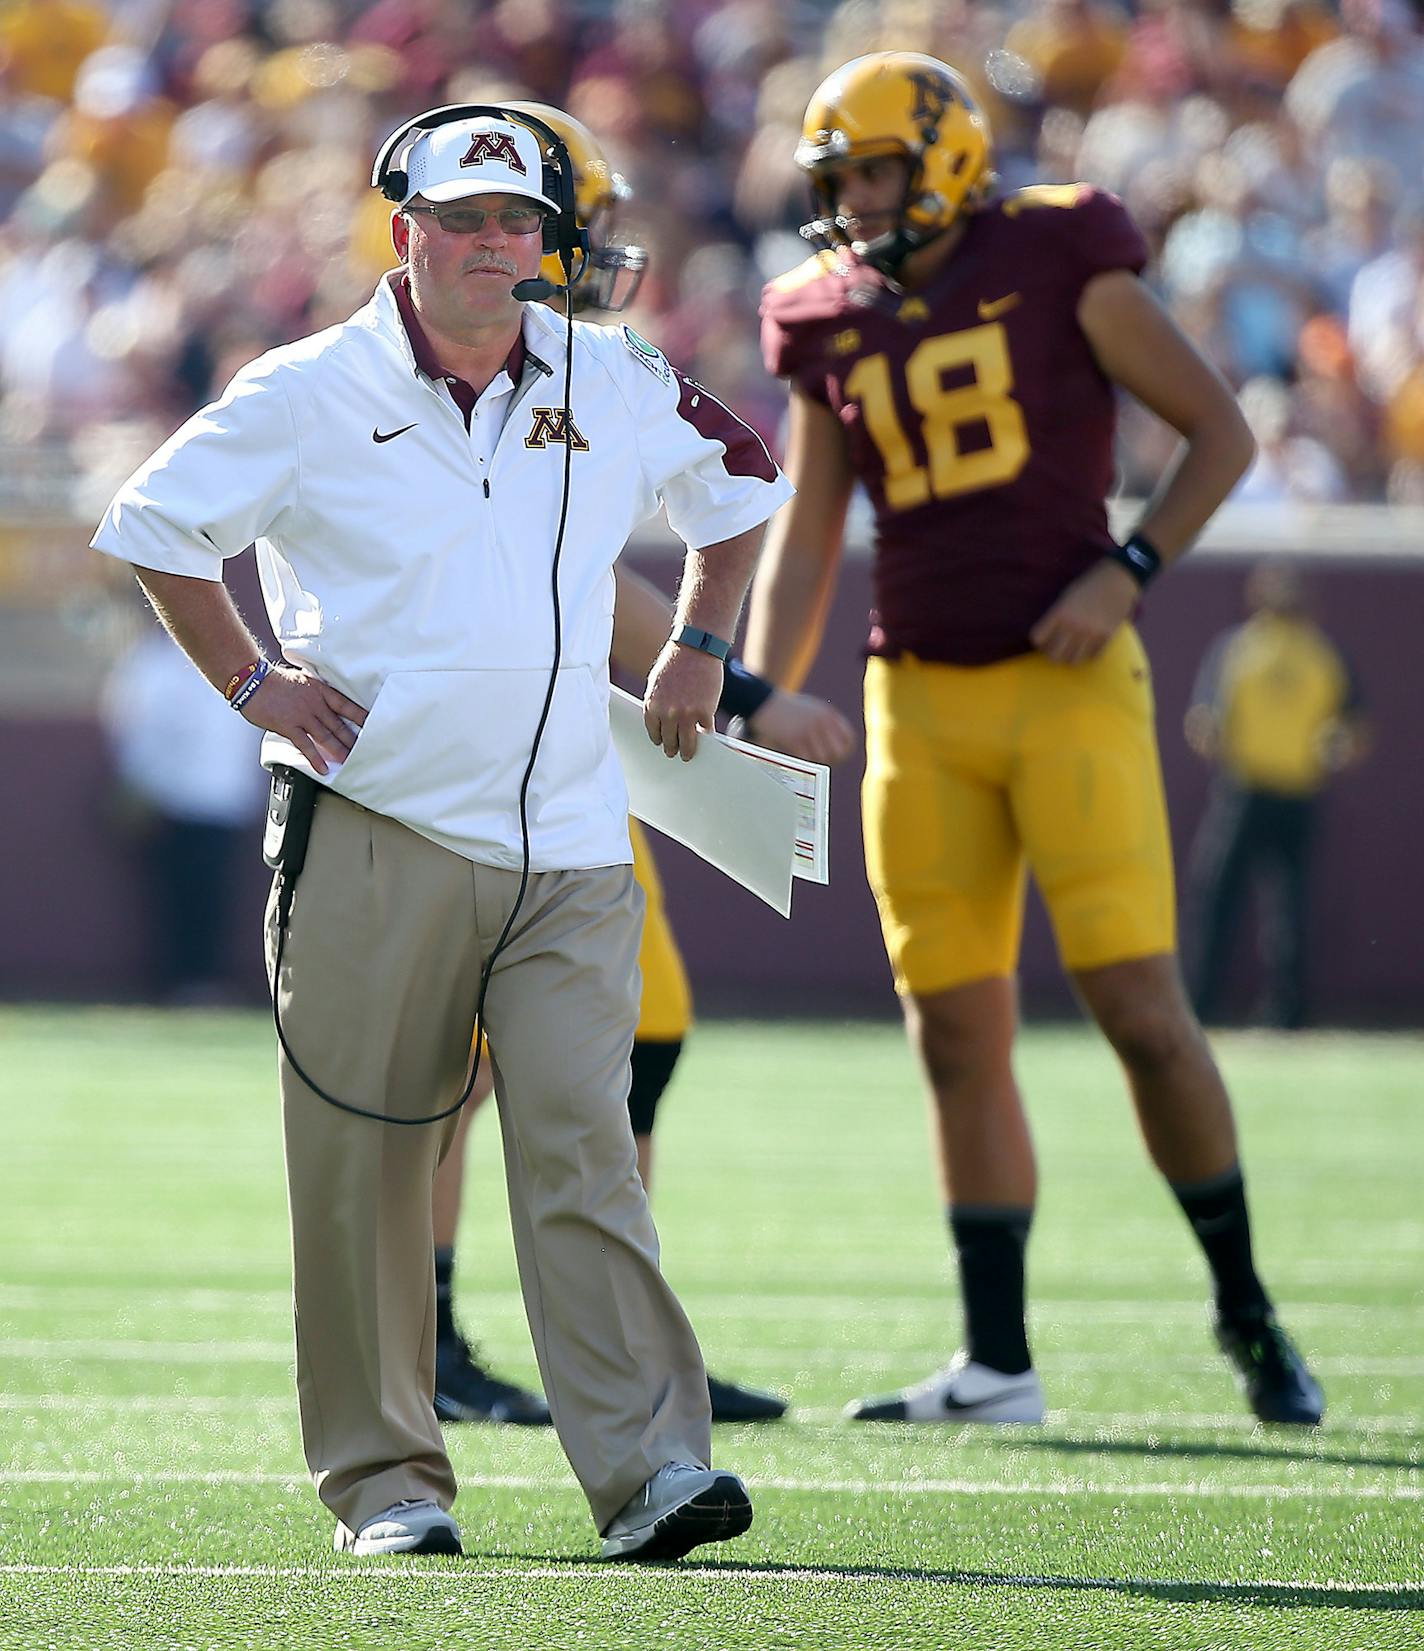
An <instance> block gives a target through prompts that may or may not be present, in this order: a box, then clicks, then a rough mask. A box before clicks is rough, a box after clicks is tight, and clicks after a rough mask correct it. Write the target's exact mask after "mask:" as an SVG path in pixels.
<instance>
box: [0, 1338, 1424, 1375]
mask: <svg viewBox="0 0 1424 1651" xmlns="http://www.w3.org/2000/svg"><path fill="white" fill-rule="evenodd" d="M947 1351H948V1343H945V1344H938V1343H936V1344H931V1343H928V1342H925V1343H918V1344H907V1345H905V1346H903V1347H897V1348H894V1349H891V1350H890V1351H886V1350H885V1349H884V1348H882V1347H835V1346H819V1347H805V1348H797V1347H789V1348H788V1347H768V1348H763V1349H762V1350H761V1351H760V1352H759V1354H758V1357H759V1358H760V1359H761V1360H762V1361H763V1362H764V1363H768V1364H774V1365H775V1366H777V1367H778V1368H780V1369H787V1368H790V1369H802V1368H810V1367H812V1366H826V1365H830V1366H833V1367H835V1368H850V1367H852V1366H855V1367H858V1368H860V1369H865V1370H908V1369H909V1367H911V1366H912V1365H914V1364H915V1363H916V1362H917V1361H919V1362H923V1361H924V1360H926V1359H929V1360H933V1359H934V1358H936V1357H939V1356H941V1355H943V1354H944V1353H946V1352H947ZM294 1357H295V1354H294V1350H293V1347H292V1344H291V1343H290V1342H289V1341H219V1340H213V1341H131V1340H116V1341H104V1340H98V1339H95V1340H87V1339H84V1338H82V1337H64V1338H53V1339H48V1338H46V1339H42V1338H38V1337H36V1338H34V1339H31V1340H20V1339H16V1340H8V1341H0V1359H44V1360H64V1359H78V1360H81V1361H89V1362H118V1363H123V1362H135V1361H137V1362H143V1361H149V1362H152V1363H155V1364H213V1365H221V1364H231V1363H244V1364H251V1363H268V1362H270V1363H274V1364H277V1363H280V1364H282V1365H284V1366H289V1365H291V1364H292V1362H293V1360H294ZM1125 1358H1126V1361H1127V1362H1128V1363H1129V1364H1130V1366H1131V1368H1132V1369H1133V1370H1134V1371H1136V1370H1144V1369H1151V1370H1173V1371H1177V1372H1179V1373H1182V1374H1188V1373H1195V1372H1199V1371H1215V1370H1219V1369H1220V1368H1221V1363H1220V1360H1218V1359H1213V1358H1206V1357H1200V1358H1193V1357H1190V1356H1185V1355H1180V1356H1179V1355H1175V1354H1171V1353H1143V1352H1141V1351H1140V1350H1138V1349H1136V1348H1134V1349H1133V1350H1132V1352H1131V1353H1130V1354H1129V1355H1123V1354H1121V1353H1115V1352H1101V1353H1072V1352H1062V1353H1045V1354H1044V1355H1043V1356H1042V1357H1041V1358H1040V1360H1039V1368H1040V1369H1041V1370H1043V1371H1044V1372H1046V1373H1050V1374H1051V1373H1052V1372H1053V1371H1057V1370H1086V1371H1095V1370H1102V1371H1111V1372H1117V1373H1120V1372H1121V1371H1122V1369H1123V1366H1124V1359H1125ZM1311 1363H1312V1366H1313V1367H1314V1368H1315V1369H1316V1370H1318V1371H1320V1372H1321V1373H1322V1374H1323V1375H1327V1376H1328V1375H1342V1376H1406V1377H1407V1376H1424V1356H1421V1355H1417V1354H1408V1353H1403V1354H1355V1353H1345V1354H1340V1355H1338V1356H1334V1357H1325V1358H1317V1359H1312V1361H1311Z"/></svg>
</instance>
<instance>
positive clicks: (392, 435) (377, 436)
mask: <svg viewBox="0 0 1424 1651" xmlns="http://www.w3.org/2000/svg"><path fill="white" fill-rule="evenodd" d="M981 308H982V306H981ZM418 422H419V421H418V420H417V423H418ZM414 429H415V425H414V424H403V425H401V427H400V429H399V430H387V431H386V433H385V435H382V434H381V432H380V431H379V430H377V429H374V428H373V429H372V431H371V440H372V441H394V440H395V439H396V437H397V436H403V435H404V434H405V433H406V431H407V430H414Z"/></svg>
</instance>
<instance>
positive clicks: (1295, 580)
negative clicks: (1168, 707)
mask: <svg viewBox="0 0 1424 1651" xmlns="http://www.w3.org/2000/svg"><path fill="white" fill-rule="evenodd" d="M1246 606H1247V609H1248V612H1249V615H1250V617H1249V618H1248V619H1247V620H1246V622H1245V624H1243V625H1239V626H1237V627H1235V628H1234V629H1233V630H1230V631H1227V632H1225V633H1224V634H1223V635H1222V636H1220V637H1218V638H1217V640H1216V641H1215V642H1214V643H1213V644H1212V646H1211V648H1210V649H1208V651H1207V654H1206V656H1205V658H1204V659H1203V661H1202V666H1201V669H1200V671H1199V672H1198V674H1197V681H1196V686H1195V688H1194V689H1193V692H1192V704H1191V707H1190V709H1189V710H1188V712H1187V717H1186V737H1187V743H1188V744H1189V745H1190V746H1191V748H1192V749H1193V750H1194V751H1195V752H1196V753H1197V755H1198V756H1200V757H1202V758H1204V759H1205V760H1206V761H1208V762H1211V763H1214V764H1215V765H1216V770H1217V775H1216V783H1215V786H1214V788H1213V792H1212V797H1211V801H1210V804H1209V805H1208V808H1207V812H1206V815H1205V817H1204V819H1203V821H1202V825H1201V829H1200V831H1199V833H1198V835H1197V840H1196V843H1195V845H1194V846H1193V849H1192V857H1191V870H1190V874H1189V887H1190V898H1191V904H1192V907H1193V908H1194V911H1195V915H1196V918H1197V936H1196V939H1197V945H1196V956H1195V958H1194V966H1193V968H1192V970H1191V986H1192V995H1193V998H1194V1000H1195V1003H1196V1008H1197V1013H1198V1014H1199V1015H1200V1016H1201V1018H1202V1019H1203V1020H1213V1019H1216V1018H1217V1017H1218V1015H1219V1013H1220V1010H1221V1007H1222V1003H1223V999H1224V996H1225V987H1226V977H1227V970H1228V968H1229V965H1230V962H1231V954H1232V946H1233V942H1234V941H1235V938H1236V932H1237V927H1238V922H1239V918H1240V915H1241V911H1242V908H1243V906H1244V905H1245V900H1246V895H1247V892H1248V889H1249V888H1250V887H1251V885H1252V884H1254V883H1256V882H1258V881H1259V880H1260V878H1261V874H1263V873H1265V874H1268V876H1269V884H1270V885H1271V886H1270V887H1269V889H1268V892H1267V895H1266V899H1265V906H1264V913H1263V923H1262V930H1261V933H1262V952H1263V962H1264V964H1265V969H1266V990H1265V995H1264V1005H1263V1006H1264V1018H1265V1019H1266V1021H1267V1022H1268V1024H1270V1025H1274V1026H1281V1027H1288V1028H1293V1027H1299V1026H1302V1025H1304V1024H1305V1020H1306V1015H1307V975H1308V964H1309V959H1308V954H1307V946H1306V938H1307V927H1308V913H1309V891H1310V865H1311V854H1312V849H1313V846H1314V840H1315V833H1316V821H1317V816H1318V810H1319V802H1320V795H1321V792H1322V791H1323V790H1324V788H1325V786H1326V785H1327V784H1328V782H1329V780H1330V779H1331V777H1332V776H1333V775H1334V774H1336V773H1338V772H1339V771H1340V770H1341V769H1344V768H1348V767H1350V766H1351V765H1352V764H1354V763H1356V762H1358V761H1359V760H1360V759H1361V758H1362V757H1363V756H1364V755H1365V752H1366V750H1367V749H1368V745H1369V732H1368V728H1367V726H1366V723H1365V721H1364V718H1363V716H1362V714H1361V707H1360V700H1359V694H1358V691H1357V688H1356V685H1355V679H1354V675H1353V673H1352V671H1351V669H1350V667H1349V665H1348V663H1347V662H1346V660H1345V659H1344V657H1343V655H1342V654H1341V653H1340V650H1339V649H1338V648H1337V647H1336V646H1335V644H1334V643H1333V642H1331V640H1330V639H1329V637H1327V636H1326V635H1325V633H1324V632H1323V631H1322V630H1321V629H1320V627H1319V626H1318V625H1317V624H1316V623H1315V621H1314V619H1312V618H1311V616H1310V614H1309V612H1308V609H1307V604H1306V598H1305V590H1304V586H1303V584H1302V581H1301V578H1300V575H1299V574H1298V572H1297V571H1296V570H1295V569H1294V568H1293V567H1291V566H1290V565H1288V564H1286V563H1281V562H1271V563H1262V564H1261V565H1260V566H1258V567H1257V568H1256V569H1255V570H1254V571H1253V573H1252V574H1251V576H1250V578H1249V579H1248V581H1247V585H1246Z"/></svg>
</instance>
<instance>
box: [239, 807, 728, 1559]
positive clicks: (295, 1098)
mask: <svg viewBox="0 0 1424 1651" xmlns="http://www.w3.org/2000/svg"><path fill="white" fill-rule="evenodd" d="M518 886H519V874H518V873H517V872H511V871H504V870H499V869H496V868H494V867H490V866H482V865H476V864H474V863H473V862H471V861H469V860H466V859H464V858H463V857H462V856H460V855H457V854H453V853H451V852H450V851H449V850H448V849H444V848H441V847H440V846H439V845H438V844H435V843H432V842H430V841H429V840H428V839H426V838H424V837H421V836H420V835H419V834H418V833H416V832H413V831H410V830H408V829H407V828H406V827H405V826H402V825H399V824H397V823H396V822H395V821H393V820H390V819H387V818H385V817H384V816H382V815H379V814H372V813H370V812H369V811H368V810H366V809H363V808H360V807H358V806H357V805H355V804H353V803H350V802H348V801H347V800H346V799H345V798H343V797H340V796H337V795H336V794H335V793H334V792H324V793H323V794H322V795H321V796H320V798H319V801H318V803H317V809H316V818H315V820H314V822H313V825H312V833H311V841H310V844H309V847H308V852H307V860H306V865H305V867H304V869H303V871H302V874H301V877H300V879H299V881H298V883H297V889H296V897H295V900H294V903H293V907H292V913H291V919H290V922H289V924H288V930H287V938H286V942H285V945H284V949H283V955H282V966H281V975H280V978H279V979H277V980H276V981H275V987H274V989H275V991H276V993H277V1000H278V1007H279V1009H280V1012H281V1021H282V1029H283V1031H284V1032H285V1034H286V1039H287V1044H288V1046H289V1048H290V1050H291V1052H292V1054H293V1055H294V1056H295V1058H296V1061H297V1062H298V1063H299V1064H300V1066H301V1067H302V1069H303V1071H304V1072H305V1073H306V1074H307V1076H308V1077H309V1078H310V1079H311V1080H312V1082H314V1083H316V1084H319V1085H320V1086H321V1087H322V1088H323V1089H325V1090H326V1091H327V1092H328V1093H329V1094H332V1095H335V1096H337V1097H338V1098H340V1099H342V1100H345V1101H348V1102H350V1103H352V1104H354V1105H356V1106H359V1107H364V1108H366V1109H367V1110H368V1111H372V1112H379V1113H381V1114H382V1115H383V1116H385V1117H395V1118H417V1117H422V1116H425V1115H428V1114H430V1113H432V1112H439V1111H443V1110H444V1109H445V1108H446V1107H448V1106H449V1105H451V1103H452V1102H453V1101H454V1100H455V1098H456V1096H457V1095H458V1094H459V1093H460V1091H461V1089H462V1088H463V1086H464V1082H465V1075H466V1068H467V1062H468V1057H469V1052H470V1039H471V1032H472V1027H473V1020H474V1010H475V1003H476V1000H477V998H478V995H479V980H480V971H481V969H482V968H483V966H484V962H485V959H486V958H487V957H488V955H489V953H490V951H491V950H492V948H493V946H494V943H495V941H496V939H497V938H498V936H499V934H500V931H501V930H502V929H503V927H504V925H505V922H506V921H507V919H508V917H509V914H510V911H511V909H512V907H513V904H514V901H515V898H516V895H517V891H518ZM641 911H642V902H641V897H640V895H639V893H638V890H637V888H636V886H635V885H634V883H633V877H632V871H631V868H630V867H628V866H611V867H602V868H598V869H595V870H590V871H567V872H540V873H535V874H533V875H532V876H531V877H530V879H529V886H528V889H527V891H526V894H525V898H524V903H523V905H522V907H521V908H520V913H519V916H518V918H517V920H516V923H515V928H514V931H513V935H512V938H511V940H510V941H509V942H508V943H507V945H506V947H505V949H504V950H503V951H502V952H501V953H500V956H499V958H498V960H497V962H496V964H495V968H494V973H493V975H492V976H491V980H490V986H489V992H488V995H487V997H486V1000H485V1023H486V1026H487V1029H488V1032H489V1041H490V1045H491V1047H492V1049H493V1050H494V1051H496V1053H497V1059H496V1060H495V1065H494V1073H495V1093H496V1099H497V1102H498V1106H499V1114H500V1127H501V1131H502V1134H503V1138H504V1157H505V1167H506V1173H507V1176H508V1181H509V1208H510V1214H511V1220H512V1223H513V1228H514V1242H515V1252H516V1255H517V1258H518V1264H519V1277H520V1283H521V1287H522V1289H523V1293H524V1304H525V1309H526V1311H527V1313H528V1316H529V1329H530V1332H531V1334H532V1337H533V1341H534V1350H535V1353H536V1356H537V1358H538V1361H539V1370H540V1374H541V1376H542V1378H543V1382H544V1390H545V1393H546V1394H547V1396H548V1400H549V1407H550V1410H551V1411H552V1413H553V1419H554V1426H555V1428H556V1429H557V1430H558V1435H559V1440H560V1442H561V1444H562V1445H563V1447H564V1450H565V1451H566V1453H567V1455H568V1458H569V1462H570V1464H571V1465H572V1467H573V1470H574V1473H575V1474H576V1475H577V1477H578V1480H579V1483H580V1484H581V1485H582V1487H583V1490H584V1493H585V1495H586V1496H587V1498H588V1502H589V1506H590V1508H591V1510H592V1512H593V1517H594V1521H595V1523H596V1524H597V1526H598V1528H599V1529H600V1530H602V1529H604V1528H605V1527H606V1526H607V1524H608V1523H609V1521H610V1520H611V1519H612V1518H613V1516H614V1514H616V1513H617V1512H618V1510H619V1509H620V1508H621V1507H622V1505H623V1504H624V1503H625V1502H626V1501H627V1500H628V1499H629V1497H631V1496H632V1495H633V1494H634V1492H635V1491H637V1490H638V1489H639V1488H640V1487H641V1486H642V1485H643V1484H644V1483H645V1482H646V1481H647V1480H648V1479H649V1478H650V1477H651V1476H652V1475H653V1474H654V1473H655V1472H656V1471H657V1469H658V1468H659V1467H661V1466H662V1465H663V1464H664V1463H665V1462H670V1461H690V1462H701V1463H710V1460H711V1417H710V1414H709V1404H708V1396H707V1376H706V1371H705V1370H704V1368H703V1364H702V1355H701V1352H700V1351H699V1349H698V1345H697V1340H696V1338H695V1336H694V1335H693V1332H692V1328H691V1326H690V1325H689V1323H688V1321H687V1318H686V1316H685V1314H684V1313H683V1311H682V1309H681V1307H680V1306H679V1305H678V1302H677V1299H676V1297H675V1296H674V1295H673V1293H672V1291H671V1290H670V1289H669V1288H668V1285H667V1283H666V1282H665V1281H664V1279H663V1276H662V1273H661V1271H660V1270H659V1266H658V1240H657V1234H656V1232H655V1231H654V1229H653V1223H652V1218H651V1216H650V1214H649V1211H648V1201H647V1196H646V1194H645V1192H644V1190H643V1185H642V1182H641V1181H640V1180H639V1178H638V1173H637V1162H636V1157H635V1154H634V1147H633V1137H632V1131H631V1128H630V1125H629V1121H628V1109H627V1096H628V1084H629V1068H628V1061H629V1053H630V1050H631V1048H632V1041H633V1030H634V1027H635V1025H636V1023H637V1017H638V989H639V988H638V967H637V952H638V939H639V930H640V926H641ZM276 943H277V935H276V930H275V913H274V910H273V908H272V906H270V905H269V909H268V922H267V949H268V969H269V973H271V972H272V970H273V967H274V962H275V955H276ZM279 1066H280V1076H281V1089H282V1108H283V1119H284V1127H285V1141H286V1159H287V1190H288V1199H289V1204H290V1209H291V1221H292V1255H293V1274H294V1294H295V1313H296V1344H297V1388H298V1396H299V1400H300V1405H301V1422H302V1442H303V1447H304V1449H305V1452H306V1459H307V1465H308V1467H309V1468H310V1470H311V1473H312V1478H313V1480H314V1482H315V1484H316V1487H317V1491H318V1494H319V1495H320V1497H321V1499H322V1501H323V1502H324V1503H325V1504H326V1506H327V1507H328V1508H330V1509H331V1511H332V1512H333V1513H334V1514H335V1515H336V1516H337V1518H338V1519H340V1520H341V1521H343V1522H344V1523H345V1524H346V1525H348V1526H350V1527H351V1528H352V1529H356V1528H358V1527H359V1526H360V1525H361V1524H363V1523H364V1522H365V1521H366V1520H368V1519H369V1518H370V1517H371V1516H372V1515H373V1514H375V1513H378V1512H380V1511H381V1510H382V1509H383V1508H386V1507H389V1506H390V1505H391V1504H392V1503H394V1502H397V1501H400V1500H402V1499H403V1498H406V1497H411V1498H417V1499H419V1498H430V1499H431V1500H433V1501H435V1502H437V1503H438V1504H439V1505H440V1506H441V1507H448V1506H449V1505H450V1504H451V1503H452V1502H453V1500H454V1498H455V1491H456V1485H455V1478H454V1474H453V1473H452V1471H451V1467H450V1461H449V1458H448V1457H447V1455H446V1453H445V1447H444V1444H443V1442H442V1439H441V1434H440V1426H439V1424H438V1422H437V1421H436V1419H435V1412H434V1409H433V1405H432V1395H433V1392H434V1384H435V1278H434V1262H433V1241H432V1228H431V1183H432V1180H433V1177H434V1174H435V1169H436V1166H437V1164H438V1163H439V1160H440V1158H441V1157H442V1156H443V1154H444V1152H445V1150H446V1148H447V1147H448V1145H449V1142H450V1138H451V1135H452V1133H453V1130H454V1124H455V1119H454V1118H453V1117H451V1118H448V1119H446V1120H445V1121H443V1122H441V1123H438V1124H421V1125H416V1126H413V1127H412V1126H401V1125H398V1124H392V1123H384V1122H377V1121H374V1120H372V1119H369V1118H362V1117H353V1116H351V1115H350V1114H348V1113H345V1112H341V1111H339V1110H337V1109H336V1108H335V1107H332V1106H330V1105H328V1104H327V1103H326V1102H324V1101H323V1100H321V1099H320V1098H319V1097H318V1096H317V1095H315V1094H314V1093H313V1091H312V1089H311V1088H309V1087H308V1084H307V1083H306V1082H304V1081H303V1080H302V1078H300V1077H299V1076H298V1075H297V1073H296V1071H295V1070H294V1068H293V1064H292V1061H291V1060H290V1059H288V1057H287V1055H286V1054H282V1055H281V1056H280V1058H279Z"/></svg>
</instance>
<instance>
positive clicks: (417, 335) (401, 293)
mask: <svg viewBox="0 0 1424 1651" xmlns="http://www.w3.org/2000/svg"><path fill="white" fill-rule="evenodd" d="M391 291H392V292H393V293H394V294H395V300H396V308H397V309H398V310H399V311H400V318H401V322H402V325H403V326H404V327H405V333H406V337H407V338H408V339H409V340H410V350H411V354H412V355H413V356H414V357H415V364H416V366H417V367H418V368H419V369H420V371H421V372H423V373H424V374H425V376H426V377H427V378H428V379H430V380H432V381H433V382H434V383H436V384H439V383H441V382H442V381H443V382H444V383H445V384H446V386H447V387H448V388H449V391H450V394H451V395H452V396H454V398H455V404H456V405H457V406H458V407H459V408H460V410H461V411H462V412H464V413H465V423H466V424H467V425H468V424H469V422H470V414H469V412H468V411H466V404H467V403H468V406H469V408H471V409H473V407H474V404H475V402H476V400H477V399H478V395H477V392H476V391H475V390H474V389H473V387H472V386H471V385H470V384H468V383H467V382H466V381H465V380H464V379H463V378H457V377H456V376H455V374H454V373H447V372H446V371H445V369H444V368H443V367H442V366H441V365H440V363H439V361H438V360H437V359H436V356H435V350H434V348H433V346H432V345H431V342H430V336H429V334H428V333H427V332H426V330H425V328H424V327H422V326H421V324H420V314H419V312H418V311H417V310H416V307H415V300H414V299H413V298H412V297H411V295H410V277H409V276H408V275H406V274H404V273H402V274H399V275H397V276H395V277H394V278H393V279H392V281H391ZM504 370H505V372H506V373H508V374H509V382H510V383H511V384H513V385H515V386H518V384H519V380H520V378H521V376H522V375H523V372H524V329H523V327H521V328H520V329H519V332H518V334H517V336H516V337H515V340H514V344H513V347H512V348H511V349H510V352H509V354H508V355H507V356H506V357H505V358H504Z"/></svg>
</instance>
